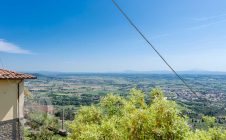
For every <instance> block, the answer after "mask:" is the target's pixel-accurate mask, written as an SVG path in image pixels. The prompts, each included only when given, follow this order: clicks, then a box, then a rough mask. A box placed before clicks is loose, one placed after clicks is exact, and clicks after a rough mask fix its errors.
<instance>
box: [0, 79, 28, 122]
mask: <svg viewBox="0 0 226 140" xmlns="http://www.w3.org/2000/svg"><path fill="white" fill-rule="evenodd" d="M20 81H21V80H0V121H6V120H12V119H15V118H19V116H20V118H23V108H24V81H22V82H21V83H20V84H19V89H20V91H19V108H18V83H19V82H20ZM18 109H19V111H18ZM18 112H19V113H18Z"/></svg>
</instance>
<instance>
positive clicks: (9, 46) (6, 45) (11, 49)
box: [0, 39, 31, 54]
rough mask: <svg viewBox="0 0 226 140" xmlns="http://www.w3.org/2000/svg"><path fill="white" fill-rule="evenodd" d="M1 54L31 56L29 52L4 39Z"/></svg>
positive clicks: (0, 40)
mask: <svg viewBox="0 0 226 140" xmlns="http://www.w3.org/2000/svg"><path fill="white" fill-rule="evenodd" d="M0 52H6V53H16V54H31V52H30V51H29V50H24V49H22V48H20V47H19V46H17V45H15V44H13V43H10V42H7V41H5V40H3V39H0Z"/></svg>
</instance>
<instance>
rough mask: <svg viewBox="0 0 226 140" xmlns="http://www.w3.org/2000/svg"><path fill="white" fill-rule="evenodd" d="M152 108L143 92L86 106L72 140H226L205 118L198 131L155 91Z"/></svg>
mask: <svg viewBox="0 0 226 140" xmlns="http://www.w3.org/2000/svg"><path fill="white" fill-rule="evenodd" d="M150 98H151V99H150V100H151V102H150V104H147V103H146V102H145V94H144V93H143V92H142V91H141V90H137V89H132V90H131V92H130V96H129V97H128V98H124V97H121V96H117V95H112V94H108V95H107V96H105V97H103V98H102V99H101V100H100V103H99V104H98V105H91V106H84V107H81V108H80V109H79V111H78V114H77V115H76V117H75V120H74V121H73V122H72V123H70V124H69V131H70V135H69V139H71V140H80V139H83V140H145V139H147V140H225V139H226V130H225V129H224V128H221V127H218V126H214V123H215V118H214V117H208V116H203V121H204V122H205V124H206V126H207V127H206V128H203V129H195V128H192V125H190V124H189V123H188V120H189V118H188V117H186V116H184V115H182V113H181V112H180V109H179V108H181V107H179V106H178V105H177V104H176V102H174V101H170V100H167V99H166V97H164V94H163V92H162V91H161V90H159V89H153V90H152V92H151V95H150Z"/></svg>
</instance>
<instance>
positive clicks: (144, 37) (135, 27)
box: [112, 0, 198, 97]
mask: <svg viewBox="0 0 226 140" xmlns="http://www.w3.org/2000/svg"><path fill="white" fill-rule="evenodd" d="M112 2H113V3H114V5H115V6H116V8H117V9H118V10H119V11H120V13H121V14H122V15H123V16H124V17H125V18H126V20H127V21H128V22H129V24H130V25H132V27H133V28H134V29H135V30H136V31H137V32H138V33H139V34H140V35H141V37H142V38H143V39H144V40H145V41H146V42H147V43H148V45H149V46H151V48H152V49H153V50H154V51H155V52H156V53H157V55H158V56H159V57H160V58H161V59H162V60H163V62H164V63H165V64H166V65H167V66H168V67H169V68H170V70H171V71H172V72H173V73H174V74H175V75H176V76H177V77H178V78H179V79H180V80H181V81H182V83H183V84H184V85H185V86H186V87H187V88H188V89H189V90H190V91H191V92H192V93H193V94H195V95H196V96H197V97H198V95H197V93H196V92H195V91H194V90H193V89H192V87H191V86H189V85H188V84H187V83H186V81H185V80H184V79H183V78H182V77H181V76H180V75H179V74H178V73H177V72H176V71H175V70H174V69H173V67H172V66H170V64H169V63H168V62H167V61H166V59H165V58H164V57H163V56H162V55H161V54H160V53H159V51H158V50H157V49H156V48H155V47H154V46H153V45H152V44H151V42H150V41H149V40H148V38H147V37H146V36H145V35H144V34H143V33H142V32H141V30H140V29H139V28H138V27H137V26H136V25H135V24H134V22H133V21H132V20H131V19H130V18H129V16H128V15H127V14H126V13H125V12H124V11H123V10H122V8H121V7H120V6H119V5H118V4H117V3H116V2H115V1H114V0H112Z"/></svg>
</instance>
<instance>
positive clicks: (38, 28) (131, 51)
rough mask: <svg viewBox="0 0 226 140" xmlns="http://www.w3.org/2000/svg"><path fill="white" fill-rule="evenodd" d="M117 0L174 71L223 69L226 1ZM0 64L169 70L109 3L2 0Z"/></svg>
mask: <svg viewBox="0 0 226 140" xmlns="http://www.w3.org/2000/svg"><path fill="white" fill-rule="evenodd" d="M116 1H117V2H118V3H119V4H120V5H121V7H122V8H123V9H124V10H125V11H126V13H127V14H128V15H129V16H130V17H131V18H132V20H133V21H134V22H135V23H136V24H137V26H139V28H140V29H141V30H142V31H143V32H144V34H145V35H146V36H147V37H148V38H149V39H150V40H151V42H152V43H153V44H154V46H155V47H156V48H157V49H158V50H159V51H160V53H162V55H163V56H164V57H165V58H166V59H167V61H168V62H169V63H170V64H171V65H172V66H173V67H174V68H175V69H176V70H177V71H182V70H209V71H226V9H225V7H226V1H225V0H199V1H197V0H187V1H181V0H171V1H169V0H116ZM0 67H3V68H7V69H12V70H17V71H40V70H45V71H65V72H66V71H68V72H69V71H70V72H118V71H125V70H135V71H152V70H168V68H167V67H166V66H165V64H164V63H163V62H162V61H161V59H160V58H159V57H158V56H157V55H156V54H155V53H154V52H153V50H152V49H151V48H150V47H149V46H148V45H147V44H146V43H145V41H144V40H142V38H141V37H140V36H139V35H138V34H137V33H136V32H135V31H134V29H133V28H132V27H131V26H130V25H129V24H128V22H127V21H126V20H125V19H124V17H123V16H122V15H121V14H120V13H119V12H118V11H117V9H116V8H115V7H114V5H113V4H112V2H111V0H23V1H21V0H14V1H9V0H0Z"/></svg>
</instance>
